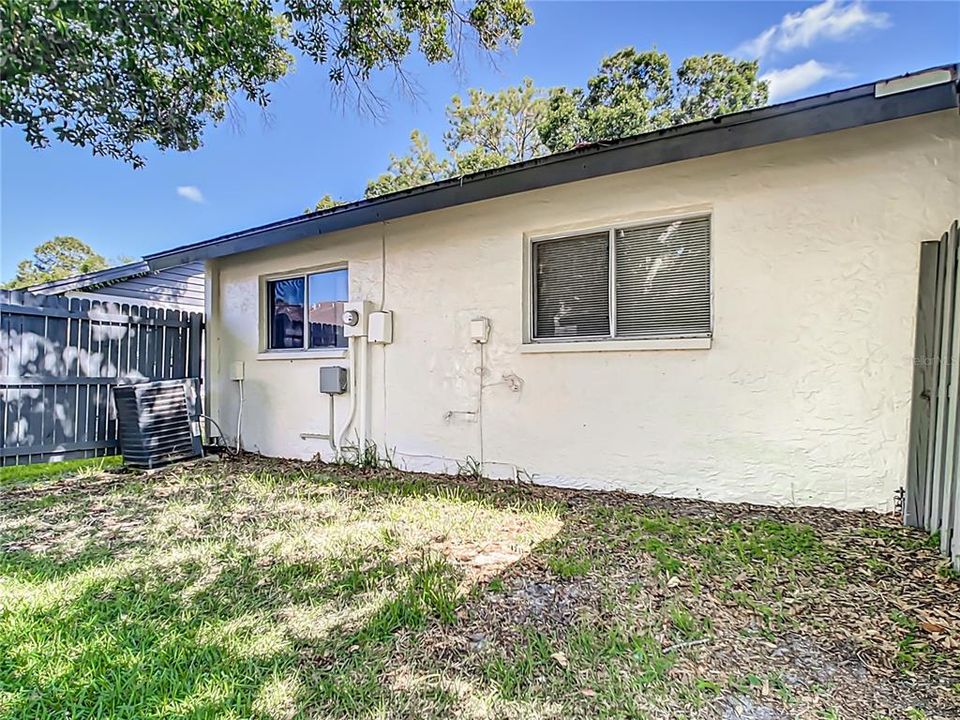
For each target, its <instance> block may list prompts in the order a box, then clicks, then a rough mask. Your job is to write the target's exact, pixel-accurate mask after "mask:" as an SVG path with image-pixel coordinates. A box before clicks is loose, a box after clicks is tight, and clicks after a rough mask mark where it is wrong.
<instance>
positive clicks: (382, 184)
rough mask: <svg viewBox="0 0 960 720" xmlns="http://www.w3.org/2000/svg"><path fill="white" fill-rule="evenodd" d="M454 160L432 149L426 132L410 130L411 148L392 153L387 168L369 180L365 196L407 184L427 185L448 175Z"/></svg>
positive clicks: (401, 187)
mask: <svg viewBox="0 0 960 720" xmlns="http://www.w3.org/2000/svg"><path fill="white" fill-rule="evenodd" d="M452 173H453V164H452V163H451V162H450V161H449V160H447V159H444V158H439V157H437V154H436V153H435V152H433V150H431V149H430V142H429V140H427V136H426V135H423V134H421V133H420V131H419V130H414V131H413V132H412V133H410V151H409V152H408V153H406V154H405V155H390V164H389V165H388V167H387V172H385V173H383V174H382V175H380V176H379V177H377V178H375V179H373V180H371V181H370V182H369V183H368V184H367V190H366V193H365V195H366V197H368V198H370V197H377V196H378V195H386V194H387V193H392V192H398V191H400V190H406V189H407V188H412V187H417V186H418V185H427V184H429V183H432V182H436V181H437V180H443V179H444V178H448V177H450V176H451V174H452Z"/></svg>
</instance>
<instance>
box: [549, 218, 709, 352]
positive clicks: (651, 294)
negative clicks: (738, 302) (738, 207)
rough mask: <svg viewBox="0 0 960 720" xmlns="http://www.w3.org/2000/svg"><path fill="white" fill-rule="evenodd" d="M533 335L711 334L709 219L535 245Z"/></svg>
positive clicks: (577, 337)
mask: <svg viewBox="0 0 960 720" xmlns="http://www.w3.org/2000/svg"><path fill="white" fill-rule="evenodd" d="M532 260H533V262H532V269H533V279H532V285H533V313H532V315H533V317H532V324H533V331H532V335H533V339H534V340H544V341H550V340H563V339H567V340H604V339H606V340H609V339H614V338H616V339H621V338H622V339H646V338H669V337H709V335H710V330H711V317H710V218H708V217H697V218H688V219H682V220H673V221H669V222H659V223H650V224H644V225H635V226H625V227H614V228H608V229H605V230H601V231H596V232H589V233H584V234H582V235H576V236H573V237H563V238H549V239H545V240H537V241H535V242H534V243H533V246H532Z"/></svg>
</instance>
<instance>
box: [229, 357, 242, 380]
mask: <svg viewBox="0 0 960 720" xmlns="http://www.w3.org/2000/svg"><path fill="white" fill-rule="evenodd" d="M230 379H231V380H243V360H237V361H236V362H234V363H232V364H231V365H230Z"/></svg>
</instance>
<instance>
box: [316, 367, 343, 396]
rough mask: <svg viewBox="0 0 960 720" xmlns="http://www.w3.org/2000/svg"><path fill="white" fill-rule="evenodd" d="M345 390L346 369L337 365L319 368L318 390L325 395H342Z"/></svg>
mask: <svg viewBox="0 0 960 720" xmlns="http://www.w3.org/2000/svg"><path fill="white" fill-rule="evenodd" d="M346 391H347V369H346V368H345V367H340V366H339V365H325V366H323V367H321V368H320V392H322V393H324V394H325V395H342V394H343V393H345V392H346Z"/></svg>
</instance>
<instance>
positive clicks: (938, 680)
mask: <svg viewBox="0 0 960 720" xmlns="http://www.w3.org/2000/svg"><path fill="white" fill-rule="evenodd" d="M43 467H45V468H48V470H47V474H43V473H39V472H38V473H37V474H33V475H32V477H30V478H19V479H21V480H29V482H7V484H6V485H5V486H3V487H2V488H0V550H2V553H0V717H3V718H24V719H25V718H37V717H71V718H161V717H163V718H168V717H173V718H188V717H189V718H249V717H261V718H299V717H304V718H307V717H309V718H392V717H423V718H446V717H451V716H459V717H463V718H524V719H526V718H562V719H563V720H571V719H576V718H637V717H651V718H656V717H663V718H667V717H670V718H673V717H681V716H683V717H718V716H723V715H733V716H735V714H734V713H735V712H737V711H738V710H737V708H738V707H742V706H743V703H747V702H749V703H752V705H750V707H753V708H754V709H755V710H756V708H758V707H759V708H761V709H763V708H765V709H766V710H769V711H771V712H772V711H776V712H781V713H784V714H787V715H803V716H805V717H818V716H821V717H829V716H831V715H830V713H833V712H837V713H840V715H839V716H841V717H867V716H870V714H871V713H873V712H874V711H877V712H881V711H882V713H883V714H885V715H888V716H890V717H924V716H930V717H937V716H942V715H945V716H949V715H950V712H952V710H953V709H954V708H955V707H957V706H958V705H960V694H957V693H956V687H960V685H957V683H960V672H958V665H960V663H958V661H957V658H956V657H955V654H954V653H951V652H950V650H951V647H954V646H952V642H953V641H954V640H955V639H956V638H957V637H958V635H957V632H958V631H960V628H958V627H956V626H955V625H954V621H955V617H954V615H951V612H952V610H951V608H956V607H957V604H956V602H955V601H956V600H957V598H958V597H960V595H958V586H957V583H956V581H955V580H954V579H951V578H948V577H945V576H944V575H942V574H940V573H939V572H938V569H939V567H940V564H939V561H938V560H937V558H936V555H935V553H934V551H933V549H932V548H931V547H930V546H929V545H928V544H927V542H926V541H924V540H923V538H922V536H919V535H918V534H916V533H913V532H912V531H908V530H905V529H903V528H897V527H896V526H893V525H891V524H889V523H887V521H885V520H882V519H880V518H878V517H876V516H870V517H867V516H857V515H854V514H842V513H830V512H825V511H809V512H807V511H783V512H779V511H763V510H762V509H757V508H738V507H735V506H720V505H710V504H708V503H693V502H683V501H677V502H674V501H665V500H659V499H649V498H647V499H645V498H622V497H618V496H610V495H603V494H595V495H591V494H587V493H565V492H563V491H557V490H549V489H544V488H532V487H527V486H518V485H515V484H511V483H493V482H485V481H480V480H477V479H475V478H470V477H463V478H459V479H438V478H436V477H430V476H422V475H412V474H401V473H397V472H394V471H386V470H376V471H370V470H367V471H364V472H356V471H352V470H350V469H349V468H343V467H340V468H337V467H330V466H321V465H315V464H310V463H287V462H271V461H263V460H252V459H249V458H248V459H243V460H240V461H233V460H231V461H224V462H222V463H197V464H193V465H186V466H179V467H174V468H170V469H168V470H165V471H162V472H160V473H157V474H150V475H145V474H137V473H130V472H124V473H117V472H104V471H102V470H99V469H97V468H94V469H90V468H89V467H76V468H72V469H70V468H68V467H59V468H56V470H54V469H53V468H51V467H50V466H43ZM864 663H865V664H864ZM853 665H855V666H856V672H854V670H851V669H850V668H851V667H852V666H853ZM738 703H739V704H738ZM911 713H912V714H911ZM918 713H919V714H918ZM924 713H926V714H924Z"/></svg>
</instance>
